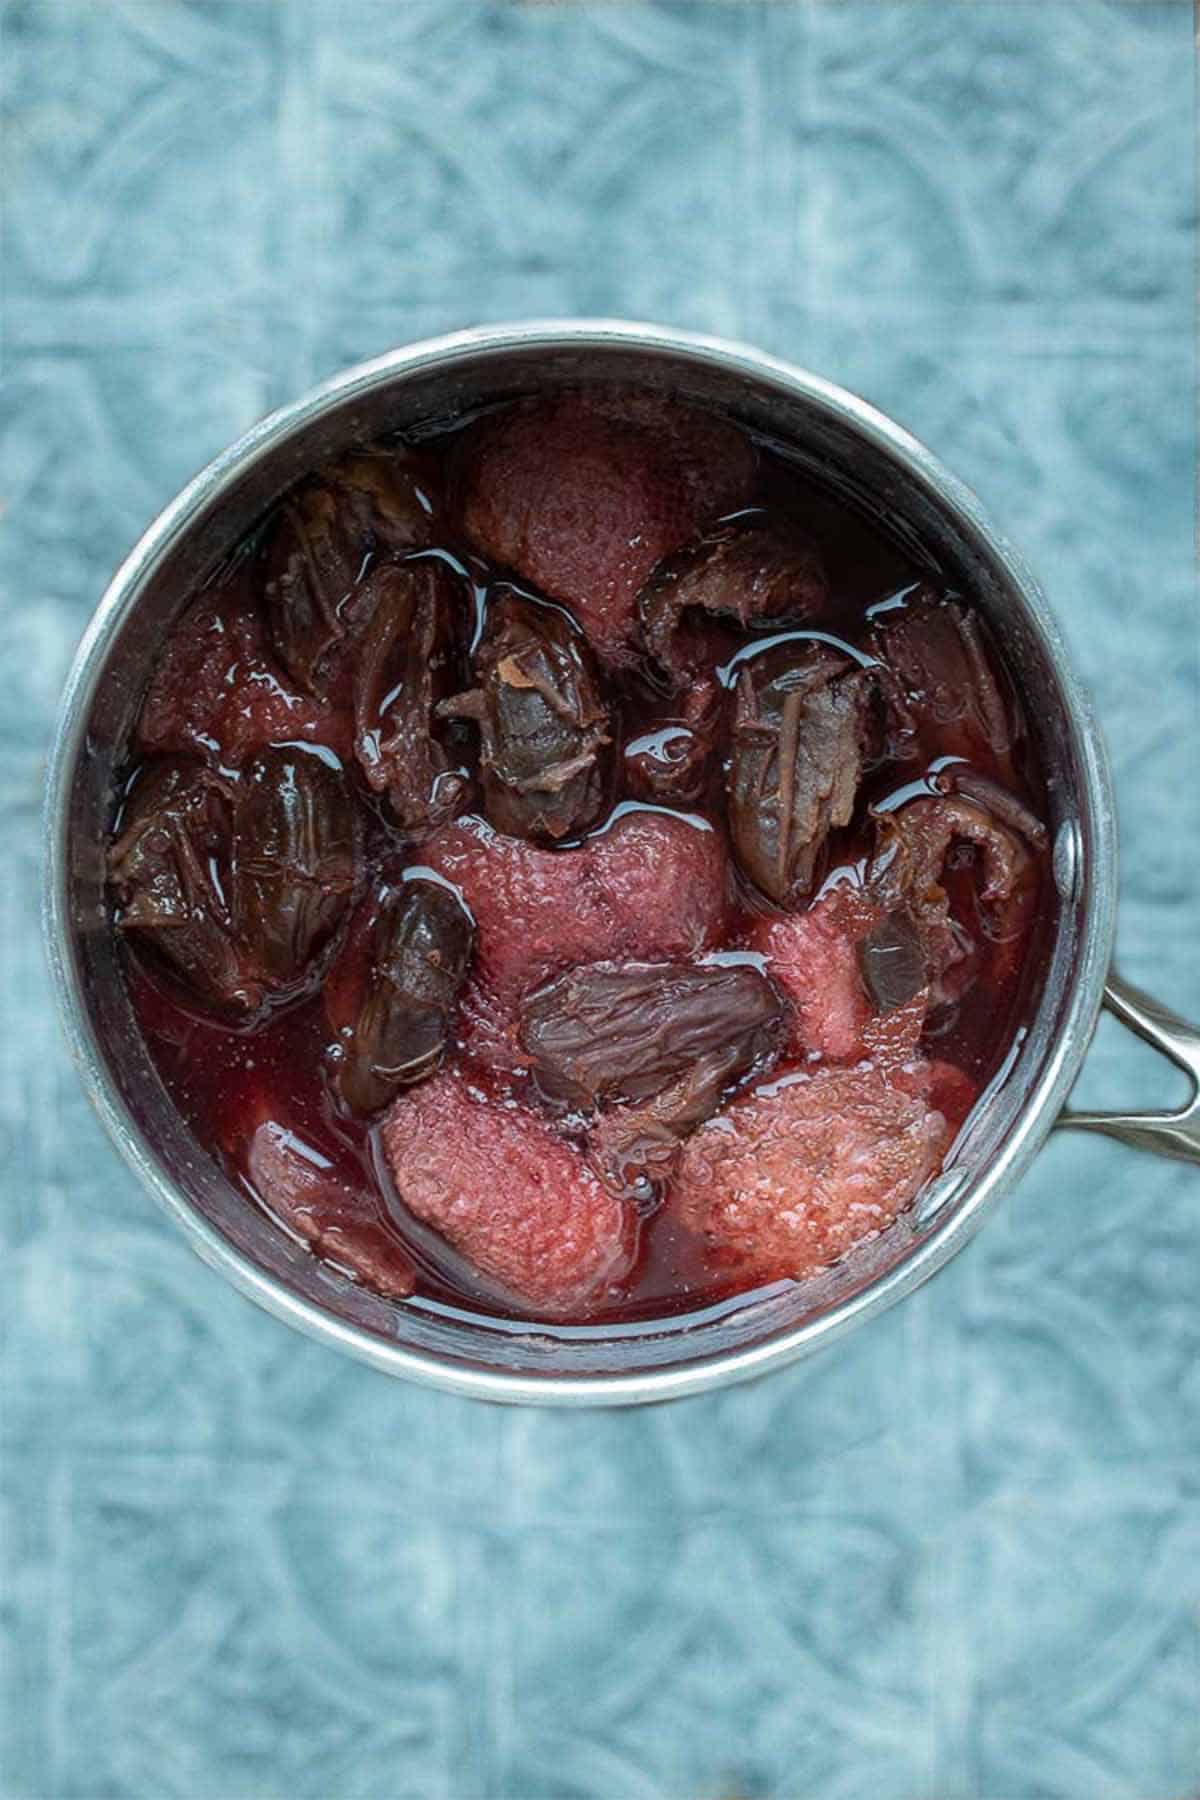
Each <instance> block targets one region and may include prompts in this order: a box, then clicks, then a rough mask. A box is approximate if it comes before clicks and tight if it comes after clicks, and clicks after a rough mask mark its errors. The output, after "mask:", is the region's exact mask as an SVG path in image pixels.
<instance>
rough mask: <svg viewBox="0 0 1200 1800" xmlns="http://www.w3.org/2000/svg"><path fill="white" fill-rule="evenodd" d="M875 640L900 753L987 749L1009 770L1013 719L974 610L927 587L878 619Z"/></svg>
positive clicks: (893, 749)
mask: <svg viewBox="0 0 1200 1800" xmlns="http://www.w3.org/2000/svg"><path fill="white" fill-rule="evenodd" d="M871 645H872V648H873V650H874V651H875V653H876V655H877V656H878V658H879V662H880V683H881V686H882V690H883V695H884V700H885V702H886V707H887V715H888V736H889V744H888V748H889V750H890V753H891V754H892V755H893V756H897V757H900V758H906V757H914V756H917V755H919V754H926V755H945V754H947V753H948V752H949V753H951V754H954V755H957V756H966V757H968V758H969V757H971V756H972V755H974V754H977V753H979V752H980V751H981V750H982V751H983V752H985V753H987V754H990V755H991V756H993V757H995V759H996V761H997V763H998V764H999V766H1000V767H1001V768H1002V769H1003V770H1004V771H1005V773H1006V774H1007V772H1008V770H1009V757H1010V752H1011V750H1012V745H1013V725H1012V720H1011V718H1010V716H1009V708H1008V706H1007V704H1006V702H1005V699H1004V696H1003V694H1002V693H1001V691H1000V687H999V684H998V682H997V679H996V676H995V674H994V673H993V670H992V665H991V661H990V659H989V657H988V655H987V651H986V649H985V646H984V639H983V631H982V628H981V626H980V624H979V621H978V619H977V618H976V616H975V614H974V613H972V612H970V611H969V610H968V609H967V608H966V607H965V606H962V605H960V604H959V603H958V602H957V601H955V600H951V599H944V598H941V597H940V596H939V595H938V594H937V593H936V592H935V591H934V590H933V589H932V588H929V587H920V588H918V589H916V590H915V592H913V593H912V594H910V595H909V596H908V597H907V599H906V601H905V605H904V607H903V608H902V609H901V610H899V611H897V612H895V613H892V612H888V613H884V614H883V615H882V616H881V617H880V618H879V619H878V620H877V621H876V623H875V626H874V628H873V630H872V633H871Z"/></svg>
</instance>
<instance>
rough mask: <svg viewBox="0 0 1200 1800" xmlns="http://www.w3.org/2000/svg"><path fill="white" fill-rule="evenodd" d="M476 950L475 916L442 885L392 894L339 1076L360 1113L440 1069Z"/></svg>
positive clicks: (373, 940)
mask: <svg viewBox="0 0 1200 1800" xmlns="http://www.w3.org/2000/svg"><path fill="white" fill-rule="evenodd" d="M474 947H475V927H474V923H473V921H472V919H471V916H470V914H469V913H468V912H467V910H466V908H465V907H464V906H463V904H462V902H461V901H460V900H459V899H458V897H457V895H456V894H454V893H453V892H452V891H451V890H450V889H449V888H447V887H444V886H443V885H442V884H441V883H440V882H434V881H425V880H421V879H414V880H410V881H406V882H404V883H402V884H401V885H400V886H398V887H396V888H395V889H393V890H392V891H391V892H390V893H389V894H388V895H387V896H386V897H385V899H384V901H383V904H382V905H381V907H380V909H379V912H378V915H377V917H376V919H375V923H374V928H373V930H372V932H371V936H370V955H369V964H368V968H367V972H366V981H365V985H364V986H363V989H362V996H361V1000H360V1003H359V1006H358V1010H357V1013H356V1014H355V1017H354V1020H353V1023H352V1024H351V1025H349V1027H348V1028H347V1029H346V1030H345V1032H344V1033H343V1041H342V1043H341V1045H340V1047H339V1048H340V1054H339V1056H338V1059H337V1062H336V1067H335V1070H334V1075H333V1085H334V1088H335V1090H336V1091H337V1093H338V1095H339V1097H340V1099H341V1100H342V1101H343V1103H344V1104H345V1105H346V1106H348V1107H349V1108H350V1110H351V1111H352V1112H356V1113H364V1114H366V1113H375V1112H378V1111H379V1110H380V1108H381V1107H384V1106H386V1105H387V1104H388V1102H389V1101H391V1100H393V1099H394V1098H395V1096H396V1094H397V1093H399V1091H400V1089H401V1088H404V1087H411V1086H412V1085H413V1083H414V1082H418V1081H423V1080H424V1079H425V1077H426V1076H427V1075H431V1074H432V1073H433V1071H434V1070H435V1069H436V1068H437V1066H438V1064H439V1063H440V1062H441V1060H442V1057H443V1055H444V1053H445V1048H446V1043H447V1040H448V1037H449V1032H450V1022H451V1017H452V1014H453V1010H454V1004H455V1001H456V1000H457V998H458V993H459V989H460V988H461V987H462V984H463V981H464V980H465V979H466V975H467V971H468V969H469V967H470V964H471V957H472V954H473V951H474Z"/></svg>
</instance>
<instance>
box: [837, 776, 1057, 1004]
mask: <svg viewBox="0 0 1200 1800" xmlns="http://www.w3.org/2000/svg"><path fill="white" fill-rule="evenodd" d="M876 834H877V836H876V851H875V855H874V857H873V858H872V860H871V863H870V865H869V867H868V869H867V886H868V888H869V889H871V890H872V891H873V892H875V893H876V894H878V895H879V897H880V898H881V899H882V900H883V902H884V904H885V905H887V906H889V908H890V909H891V911H890V914H889V917H891V918H892V919H895V918H896V917H897V915H899V916H901V917H902V918H903V919H904V921H905V924H904V927H903V931H904V934H905V939H906V941H905V944H904V948H903V951H902V957H901V960H902V963H903V966H904V967H905V969H906V970H907V968H908V967H909V966H910V964H911V962H912V960H913V951H912V948H911V944H910V942H909V941H908V936H909V934H911V935H912V936H913V937H915V939H916V941H917V942H918V943H919V945H920V946H921V949H922V952H923V958H924V964H925V970H926V973H927V975H928V976H929V978H930V994H931V1000H932V1002H933V1004H934V1005H940V1004H943V1003H944V1002H946V1001H950V1000H955V999H958V998H960V997H961V995H962V994H963V993H964V992H965V991H966V989H967V988H968V987H969V986H970V984H971V982H972V981H973V980H974V978H975V974H976V972H977V971H976V967H975V961H974V957H973V954H972V953H973V950H974V948H975V946H974V945H973V943H972V941H971V940H970V938H969V937H968V936H967V935H966V933H965V932H964V930H963V927H962V926H961V925H959V924H958V922H957V921H956V920H955V919H954V918H953V917H952V916H951V910H950V897H949V895H948V894H947V892H946V889H945V886H944V885H943V872H944V869H945V866H946V861H947V857H948V856H949V855H950V853H951V851H952V849H953V848H954V846H955V845H956V844H962V845H969V846H971V847H972V848H973V849H974V851H975V852H976V854H977V857H978V861H979V873H978V876H977V881H976V885H977V891H978V895H979V899H980V900H981V901H982V902H983V904H984V905H985V906H986V907H987V908H988V909H989V910H990V913H991V919H990V922H989V923H988V925H987V928H986V929H987V934H988V936H989V937H990V938H991V939H992V940H993V941H994V942H997V943H1003V942H1005V941H1006V940H1010V939H1011V940H1015V939H1017V938H1018V937H1020V935H1021V934H1022V933H1023V932H1024V930H1025V929H1026V927H1027V925H1028V922H1029V916H1030V912H1031V910H1032V907H1033V905H1034V903H1035V901H1036V898H1037V866H1036V864H1035V862H1034V860H1033V858H1032V856H1031V855H1030V853H1029V850H1028V849H1027V847H1026V845H1025V844H1024V843H1023V842H1022V840H1021V838H1020V837H1018V836H1017V834H1016V832H1015V831H1011V830H1010V829H1009V828H1008V826H1007V825H1002V824H1001V823H1000V821H999V820H998V819H997V818H995V817H994V816H993V814H992V813H990V812H989V811H988V810H987V809H986V808H984V807H983V806H980V805H979V804H977V802H975V801H974V800H968V799H967V798H966V797H965V796H964V795H961V794H952V795H947V796H946V797H945V798H944V799H938V798H935V797H933V796H931V797H930V798H929V799H917V800H912V801H910V802H909V804H908V805H907V806H904V807H901V808H900V809H899V811H897V812H893V813H885V814H883V815H882V816H881V817H880V818H878V819H877V820H876ZM904 979H907V975H906V976H905V977H904Z"/></svg>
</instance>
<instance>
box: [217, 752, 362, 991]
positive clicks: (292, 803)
mask: <svg viewBox="0 0 1200 1800" xmlns="http://www.w3.org/2000/svg"><path fill="white" fill-rule="evenodd" d="M356 865H357V832H356V829H355V815H354V806H353V802H352V800H351V797H350V792H349V789H348V787H347V784H346V779H345V776H344V775H343V774H342V773H341V771H340V770H339V769H337V768H334V767H331V766H330V765H329V764H328V763H326V762H325V761H324V760H323V759H322V758H321V757H320V756H319V755H317V754H315V753H312V752H308V751H305V750H300V749H297V748H296V747H295V746H293V745H285V746H282V747H271V748H269V749H266V750H262V751H260V752H259V754H258V755H257V756H256V757H255V758H254V760H253V762H251V763H250V764H249V766H248V767H247V769H246V771H245V773H244V775H243V776H242V781H241V784H240V788H239V792H238V796H237V802H236V805H235V808H234V844H233V918H234V926H235V929H236V932H237V936H238V939H239V941H240V942H241V943H242V944H243V945H244V946H245V947H246V950H247V952H248V954H249V955H250V956H251V958H252V960H253V961H254V963H255V965H256V966H257V967H258V968H259V969H261V970H262V971H263V973H264V974H265V976H266V977H267V979H268V981H269V982H270V983H271V984H272V985H273V986H277V987H286V986H289V985H290V984H291V983H292V982H294V981H296V980H297V979H298V978H299V977H300V976H301V975H302V974H303V973H304V970H305V968H306V967H307V965H308V963H309V962H310V961H311V959H312V957H313V956H314V955H315V954H316V953H317V951H318V950H320V949H321V948H322V947H323V945H324V944H326V943H327V942H328V940H329V939H330V938H331V937H332V935H333V933H334V931H335V930H336V929H337V927H338V925H339V924H340V922H341V919H342V915H343V914H344V912H345V911H346V908H347V906H348V905H349V903H350V899H351V896H352V894H353V891H354V885H355V878H356V873H357V866H356Z"/></svg>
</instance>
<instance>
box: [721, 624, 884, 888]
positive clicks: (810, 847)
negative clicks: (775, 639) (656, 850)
mask: <svg viewBox="0 0 1200 1800" xmlns="http://www.w3.org/2000/svg"><path fill="white" fill-rule="evenodd" d="M872 685H873V684H872V673H871V671H870V670H866V669H863V668H861V667H860V666H859V665H858V664H857V663H856V662H853V661H852V660H851V659H850V658H849V657H846V656H843V655H842V654H841V653H840V652H838V651H836V650H834V649H833V648H831V647H830V646H829V645H826V644H823V643H819V642H809V643H801V644H796V643H786V644H778V645H776V646H774V647H773V648H771V649H769V650H764V651H763V652H762V653H761V654H760V655H758V656H755V657H752V658H751V659H750V660H749V661H748V662H746V663H745V664H744V665H743V667H742V669H741V671H740V673H739V676H738V682H737V689H736V696H735V707H734V718H733V737H732V753H731V756H730V760H729V768H728V774H727V779H726V788H727V794H728V801H729V823H730V833H731V836H732V839H733V847H734V851H735V853H736V855H737V859H738V861H739V863H740V864H741V866H742V868H743V869H744V870H745V872H746V874H747V875H748V876H749V877H750V879H751V880H752V881H753V882H754V883H755V884H756V885H757V886H758V887H759V888H761V889H762V891H763V893H764V894H766V895H768V896H769V898H770V899H772V900H774V901H776V902H777V903H778V904H779V905H780V906H789V905H791V904H793V903H794V902H795V901H797V900H799V899H800V898H801V897H802V896H803V895H804V894H806V893H807V892H808V890H809V888H810V887H811V886H812V882H813V877H814V874H815V870H816V866H817V859H818V857H819V856H820V853H821V850H822V848H823V847H824V844H825V840H826V838H827V837H828V835H829V832H830V831H831V830H832V829H833V827H835V826H839V825H845V824H846V823H847V822H848V821H849V819H850V817H851V814H852V813H853V810H854V801H855V796H856V794H857V792H858V784H859V778H860V775H861V773H862V765H863V759H864V757H865V755H866V750H867V744H868V737H869V726H870V700H871V694H872Z"/></svg>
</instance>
